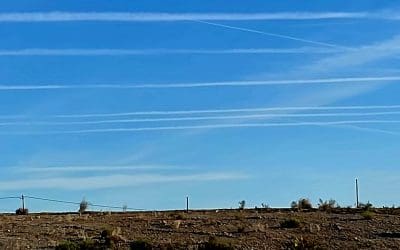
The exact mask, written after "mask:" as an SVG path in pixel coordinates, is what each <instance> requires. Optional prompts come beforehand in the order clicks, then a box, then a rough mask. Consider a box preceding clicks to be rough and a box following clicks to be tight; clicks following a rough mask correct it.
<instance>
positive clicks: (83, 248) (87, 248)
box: [55, 239, 102, 250]
mask: <svg viewBox="0 0 400 250" xmlns="http://www.w3.org/2000/svg"><path fill="white" fill-rule="evenodd" d="M55 249H56V250H95V249H102V248H101V246H99V245H96V243H95V242H94V241H92V240H90V239H89V240H84V241H80V242H72V241H64V242H62V243H60V244H59V245H58V246H56V248H55Z"/></svg>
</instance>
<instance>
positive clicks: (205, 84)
mask: <svg viewBox="0 0 400 250" xmlns="http://www.w3.org/2000/svg"><path fill="white" fill-rule="evenodd" d="M398 80H400V76H383V77H345V78H321V79H299V80H296V79H293V80H265V81H223V82H200V83H170V84H128V85H122V84H81V85H64V84H54V85H51V84H48V85H0V91H5V90H7V91H10V90H14V91H22V90H60V89H148V88H151V89H169V88H206V87H246V86H269V85H271V86H273V85H301V84H344V83H364V84H366V83H370V82H393V81H398Z"/></svg>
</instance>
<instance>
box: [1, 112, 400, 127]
mask: <svg viewBox="0 0 400 250" xmlns="http://www.w3.org/2000/svg"><path fill="white" fill-rule="evenodd" d="M399 114H400V111H385V112H364V113H354V112H351V113H316V114H315V113H314V114H313V113H311V114H251V115H223V116H193V117H167V118H136V119H115V120H97V121H68V122H49V121H22V122H21V121H13V122H1V123H0V126H11V125H14V126H18V125H23V126H32V125H39V126H40V125H45V126H47V125H49V126H53V125H93V124H112V123H134V122H165V121H203V120H229V119H261V118H288V117H292V118H293V117H296V118H309V117H348V116H382V115H399Z"/></svg>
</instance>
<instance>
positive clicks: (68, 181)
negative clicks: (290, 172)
mask: <svg viewBox="0 0 400 250" xmlns="http://www.w3.org/2000/svg"><path fill="white" fill-rule="evenodd" d="M247 178H249V176H248V175H246V174H242V173H233V172H228V173H225V172H210V173H202V174H191V175H159V174H139V175H106V176H91V177H58V178H48V179H46V178H41V179H23V180H7V181H0V190H1V191H6V190H24V189H68V190H93V189H104V188H119V187H130V186H138V185H146V184H155V183H182V182H209V181H231V180H240V179H247Z"/></svg>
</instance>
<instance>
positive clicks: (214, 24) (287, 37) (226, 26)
mask: <svg viewBox="0 0 400 250" xmlns="http://www.w3.org/2000/svg"><path fill="white" fill-rule="evenodd" d="M195 22H199V23H204V24H208V25H213V26H218V27H223V28H227V29H233V30H240V31H245V32H251V33H256V34H261V35H266V36H272V37H278V38H284V39H289V40H293V41H297V42H303V43H310V44H314V45H320V46H327V47H333V48H341V49H346V50H348V49H350V48H346V47H344V46H340V45H336V44H332V43H324V42H318V41H313V40H308V39H303V38H299V37H294V36H288V35H282V34H277V33H271V32H265V31H260V30H255V29H248V28H242V27H237V26H231V25H225V24H219V23H213V22H206V21H201V20H195Z"/></svg>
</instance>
